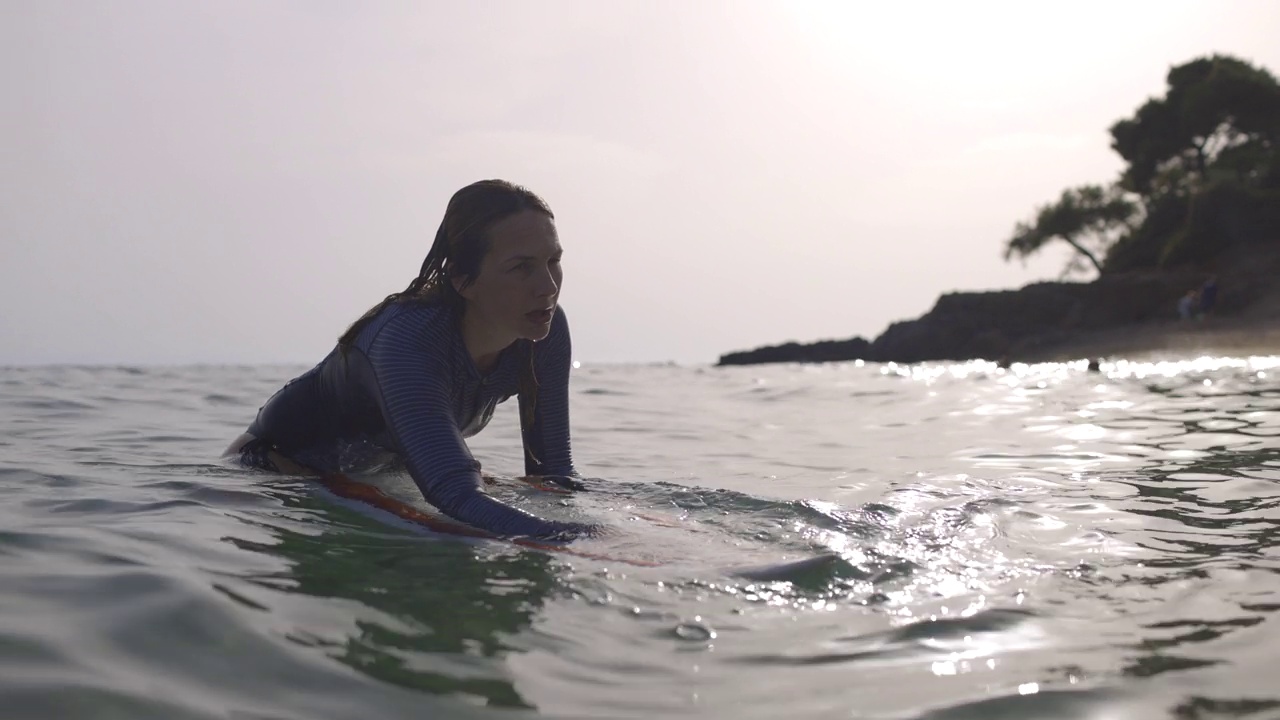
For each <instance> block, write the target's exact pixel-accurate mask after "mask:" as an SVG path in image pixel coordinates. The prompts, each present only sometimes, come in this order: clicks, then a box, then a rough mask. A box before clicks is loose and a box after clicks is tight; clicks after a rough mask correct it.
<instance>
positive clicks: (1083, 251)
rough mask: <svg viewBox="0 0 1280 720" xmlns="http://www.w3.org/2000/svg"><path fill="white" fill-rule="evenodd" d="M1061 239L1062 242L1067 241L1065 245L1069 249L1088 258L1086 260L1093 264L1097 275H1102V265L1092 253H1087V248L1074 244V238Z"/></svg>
mask: <svg viewBox="0 0 1280 720" xmlns="http://www.w3.org/2000/svg"><path fill="white" fill-rule="evenodd" d="M1062 239H1063V240H1066V241H1067V244H1069V245H1070V246H1071V247H1073V248H1075V249H1076V252H1078V253H1080V254H1081V255H1083V256H1085V257H1086V258H1088V259H1089V262H1091V263H1093V267H1094V269H1096V270H1097V271H1098V274H1099V275H1101V274H1102V263H1100V262H1098V258H1096V257H1094V255H1093V253H1091V252H1089V250H1088V249H1087V248H1085V246H1083V245H1081V244H1080V243H1078V242H1076V239H1075V238H1072V237H1063V238H1062Z"/></svg>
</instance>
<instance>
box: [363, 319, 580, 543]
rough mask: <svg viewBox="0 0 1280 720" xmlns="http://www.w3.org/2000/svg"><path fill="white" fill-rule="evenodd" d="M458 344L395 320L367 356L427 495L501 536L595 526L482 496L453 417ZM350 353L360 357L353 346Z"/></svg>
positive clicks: (387, 414)
mask: <svg viewBox="0 0 1280 720" xmlns="http://www.w3.org/2000/svg"><path fill="white" fill-rule="evenodd" d="M450 347H451V345H450V343H449V342H447V339H446V338H443V337H441V338H433V337H431V333H429V332H423V328H422V327H421V325H420V324H419V323H413V322H395V321H393V322H391V323H388V324H387V326H386V327H384V328H383V329H382V331H381V332H380V333H379V334H378V337H377V338H376V339H375V340H374V342H373V344H372V345H371V346H370V348H369V353H368V355H367V358H368V361H369V363H370V366H371V369H372V371H373V376H374V381H375V384H376V392H375V395H376V397H377V401H378V404H379V406H380V408H381V410H382V414H383V417H384V418H385V420H386V423H387V427H388V429H389V431H390V433H391V436H392V438H393V439H394V442H395V443H396V445H397V446H398V449H399V451H400V452H401V454H402V455H403V457H404V459H405V464H406V465H407V467H408V469H409V473H410V475H411V476H412V477H413V480H414V482H415V483H416V484H417V485H418V488H419V489H421V490H422V494H423V496H424V497H425V498H426V499H427V501H428V502H430V503H431V504H432V505H435V506H436V507H437V508H439V509H440V510H441V511H442V512H444V513H445V514H447V515H449V516H450V517H452V518H455V519H457V520H461V521H462V522H465V523H467V524H468V525H473V526H475V527H478V528H482V529H484V530H488V531H489V532H492V533H495V534H498V535H522V536H530V537H539V538H569V537H572V536H576V535H581V534H585V533H590V532H591V531H592V530H593V526H590V525H584V524H581V523H567V522H557V521H552V520H543V519H541V518H539V517H537V516H534V515H531V514H529V513H527V512H524V511H523V510H519V509H517V508H514V507H511V506H510V505H507V504H505V503H502V502H500V501H498V500H495V499H494V498H492V497H489V496H488V495H487V494H485V493H484V492H483V491H481V489H480V488H481V482H482V481H481V477H480V464H479V463H478V462H476V460H475V458H474V457H472V455H471V451H470V450H469V449H468V448H467V445H466V442H465V441H464V440H463V438H462V433H461V432H459V430H458V426H457V423H456V422H455V421H454V419H453V415H452V412H451V393H450V385H451V383H452V382H453V379H452V378H451V377H450V373H449V363H448V362H447V361H446V360H445V359H444V358H443V357H442V356H441V355H442V352H447V351H449V349H450ZM348 352H351V353H353V354H354V353H358V352H359V350H356V349H352V350H350V351H348Z"/></svg>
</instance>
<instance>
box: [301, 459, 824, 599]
mask: <svg viewBox="0 0 1280 720" xmlns="http://www.w3.org/2000/svg"><path fill="white" fill-rule="evenodd" d="M319 481H320V484H321V485H322V486H323V487H324V488H325V489H326V490H328V491H329V492H331V493H333V494H334V495H336V496H337V497H340V498H343V499H346V500H354V501H357V502H360V503H362V504H364V505H366V506H368V507H371V508H374V509H376V510H381V511H384V512H387V513H390V514H391V515H394V516H395V517H397V518H400V519H401V520H406V521H408V522H410V523H412V524H414V525H417V526H419V527H422V528H424V529H426V530H428V531H430V532H433V533H437V534H441V535H452V536H458V537H467V538H478V539H484V540H492V541H496V542H505V543H511V544H513V545H518V546H520V547H524V548H529V549H532V550H539V551H542V552H548V553H555V554H559V555H569V556H573V557H580V558H586V559H590V560H598V561H602V562H608V563H620V564H625V565H631V566H635V567H660V566H663V565H666V564H668V563H664V562H659V561H655V560H645V559H640V558H628V557H620V556H616V555H610V554H607V553H601V552H592V551H589V550H583V549H581V548H577V547H572V546H570V545H568V544H567V543H556V542H546V541H540V540H534V539H531V538H521V537H504V536H501V535H495V534H493V533H491V532H488V531H485V530H481V529H479V528H476V527H472V526H470V525H467V524H465V523H461V522H458V521H457V520H453V519H452V518H449V517H447V516H445V515H444V514H442V513H439V512H432V511H429V510H426V509H423V508H420V507H417V506H415V505H412V504H410V503H407V502H404V501H403V500H398V499H396V498H394V497H392V496H391V495H389V494H387V493H386V492H385V491H383V490H382V489H381V488H378V487H376V486H374V485H372V484H369V483H366V482H361V481H359V480H355V479H353V478H351V477H348V476H346V475H343V474H340V473H333V474H329V475H323V476H321V477H320V478H319ZM486 482H489V483H490V484H492V483H495V482H506V483H522V484H525V485H528V486H530V487H533V488H535V489H538V490H542V491H545V492H550V493H554V494H558V495H568V494H572V491H570V490H567V489H565V488H562V487H560V486H557V485H554V484H550V483H547V482H545V481H541V480H539V479H538V478H516V479H510V478H486ZM632 514H635V515H637V516H638V517H641V518H643V519H645V520H648V521H650V522H652V523H655V524H658V525H662V526H665V527H679V526H678V525H677V524H675V523H672V522H671V521H670V520H667V519H664V518H660V517H654V516H651V515H644V514H639V513H632ZM840 561H841V559H840V556H839V555H836V554H834V553H829V552H826V553H820V554H818V555H815V556H809V557H803V558H800V559H797V560H784V561H779V562H774V563H765V564H759V565H751V566H736V567H722V568H721V569H720V570H719V572H721V573H723V574H725V575H727V576H730V577H736V578H740V579H743V580H749V581H755V582H803V581H804V580H805V579H806V578H812V577H814V576H815V575H818V576H825V575H829V574H830V573H831V572H833V570H834V568H836V566H837V565H838V563H840Z"/></svg>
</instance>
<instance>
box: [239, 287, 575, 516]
mask: <svg viewBox="0 0 1280 720" xmlns="http://www.w3.org/2000/svg"><path fill="white" fill-rule="evenodd" d="M535 348H536V349H535ZM530 353H532V354H533V358H532V363H533V368H534V377H535V378H536V380H537V391H536V399H534V407H533V412H532V413H526V412H524V410H526V408H525V407H524V405H525V403H526V402H527V400H526V398H524V397H521V398H520V404H521V410H522V412H521V413H520V415H521V434H522V435H523V438H524V450H525V452H524V456H525V473H526V474H527V475H563V476H569V475H574V474H575V473H574V469H573V460H572V458H571V456H570V452H569V356H570V341H569V324H568V321H567V320H566V319H565V316H564V311H563V310H561V309H557V310H556V312H555V315H554V317H553V319H552V321H551V331H550V333H549V334H548V335H547V337H546V338H545V339H543V340H541V341H539V342H537V343H536V344H535V343H533V342H531V341H529V340H517V341H516V342H514V343H512V344H511V345H510V346H508V347H507V348H506V349H505V350H503V351H502V353H501V354H500V355H499V357H498V362H497V364H496V366H495V367H494V368H493V369H492V370H491V371H490V372H489V373H488V374H486V375H481V374H480V372H479V370H478V369H477V368H476V365H475V362H474V361H473V360H472V359H471V355H470V353H468V352H467V348H466V346H465V345H464V344H463V341H462V332H461V327H460V325H459V318H458V315H457V313H456V312H455V311H453V310H451V309H449V308H446V307H444V306H441V305H433V304H425V303H422V302H399V303H392V304H390V305H388V306H387V307H385V308H383V309H382V311H381V312H379V313H378V314H377V315H376V316H375V317H374V318H373V319H372V320H370V321H369V322H368V323H367V324H366V325H365V326H364V328H362V329H361V332H360V333H359V335H358V336H357V337H356V339H355V342H354V343H353V344H352V346H351V347H350V348H348V349H347V350H346V351H345V352H344V351H343V349H342V348H341V347H337V348H334V350H333V351H332V352H331V353H329V355H328V357H326V358H325V359H324V360H322V361H321V362H320V364H319V365H317V366H316V367H314V368H312V369H311V370H309V371H308V372H306V373H305V374H303V375H301V376H299V377H298V378H296V379H294V380H291V381H290V382H289V383H288V384H286V385H285V386H284V387H283V388H281V389H280V391H279V392H277V393H276V394H275V395H273V396H272V397H271V399H269V400H268V401H267V403H266V404H265V405H263V407H262V408H261V409H260V410H259V411H258V416H257V418H256V419H255V420H254V421H253V424H252V425H250V426H249V433H251V434H252V435H254V436H255V437H257V438H261V439H262V440H263V441H265V442H267V443H269V444H270V446H271V447H272V448H273V449H275V450H276V451H277V452H279V453H281V454H282V455H284V456H286V457H288V458H289V459H291V460H294V461H295V462H298V463H301V464H302V465H305V466H307V467H309V468H312V469H314V470H317V471H320V472H342V471H344V470H352V469H359V468H361V467H364V466H368V465H370V464H372V463H370V459H371V458H373V457H376V456H383V457H385V454H386V452H388V451H389V452H391V453H394V455H395V456H397V458H398V460H400V461H402V462H403V463H404V465H405V466H406V467H407V469H408V471H409V474H410V475H411V476H412V477H413V480H414V482H415V483H417V485H418V487H419V488H420V489H421V490H422V494H423V496H424V497H426V499H427V501H428V502H430V503H431V504H432V505H435V506H436V507H437V508H439V509H440V510H442V511H443V512H444V513H445V514H447V515H449V516H450V517H453V518H455V519H457V520H461V521H462V522H465V523H467V524H469V525H472V526H475V527H478V528H481V529H484V530H488V531H489V532H492V533H495V534H498V535H508V536H516V535H518V536H529V537H539V538H561V539H567V538H571V537H574V536H577V535H581V534H590V533H591V532H592V531H593V530H594V529H596V527H595V526H592V525H585V524H580V523H568V522H557V521H551V520H543V519H541V518H538V517H536V516H534V515H531V514H529V513H526V512H524V511H522V510H519V509H517V508H514V507H511V506H510V505H507V504H505V503H502V502H500V501H498V500H495V499H494V498H492V497H490V496H489V495H487V494H485V493H484V492H483V491H482V490H481V489H480V485H481V477H480V463H478V462H476V460H475V458H474V457H472V455H471V451H470V450H468V449H467V445H466V443H465V442H464V440H463V438H468V437H471V436H472V435H475V434H476V433H478V432H480V430H482V429H483V428H484V427H485V425H487V424H488V422H489V419H490V418H491V417H493V410H494V407H495V406H497V404H498V403H500V402H503V401H504V400H507V399H509V398H510V397H511V396H513V395H517V394H518V393H517V391H518V387H519V383H520V376H521V373H522V371H526V369H527V366H528V364H529V363H530V357H529V356H530ZM526 415H531V416H532V420H531V421H530V420H529V419H527V418H526Z"/></svg>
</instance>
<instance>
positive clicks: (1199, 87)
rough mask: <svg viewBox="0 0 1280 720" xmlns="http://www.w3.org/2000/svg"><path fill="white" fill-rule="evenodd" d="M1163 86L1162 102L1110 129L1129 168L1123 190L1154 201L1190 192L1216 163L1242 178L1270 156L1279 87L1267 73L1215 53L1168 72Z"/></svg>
mask: <svg viewBox="0 0 1280 720" xmlns="http://www.w3.org/2000/svg"><path fill="white" fill-rule="evenodd" d="M1168 84H1169V89H1168V91H1167V92H1166V93H1165V96H1164V97H1163V98H1152V99H1151V100H1148V101H1147V102H1146V103H1145V104H1143V105H1142V107H1140V108H1138V111H1137V112H1136V113H1134V115H1133V117H1131V118H1127V119H1125V120H1121V121H1119V122H1117V123H1116V124H1114V125H1112V126H1111V139H1112V142H1111V148H1112V149H1113V150H1115V151H1116V152H1117V153H1119V155H1120V157H1122V158H1124V160H1125V162H1127V163H1128V164H1129V166H1128V167H1127V168H1126V169H1125V170H1124V173H1123V174H1122V175H1121V176H1120V185H1121V186H1122V187H1124V188H1125V189H1127V190H1131V191H1133V192H1136V193H1139V194H1141V195H1142V196H1143V197H1144V198H1152V199H1154V198H1155V197H1156V196H1159V195H1161V194H1163V193H1166V192H1178V191H1186V190H1191V191H1194V190H1195V189H1197V188H1198V187H1199V186H1201V185H1203V183H1204V182H1205V181H1207V180H1209V179H1210V175H1211V169H1212V168H1213V166H1214V165H1215V164H1217V163H1218V162H1219V161H1220V160H1226V161H1230V162H1229V163H1227V164H1230V165H1231V166H1232V167H1231V168H1230V169H1231V170H1233V171H1234V172H1235V174H1236V175H1238V176H1240V177H1242V179H1243V178H1244V177H1246V176H1247V175H1248V174H1249V172H1250V170H1252V169H1257V166H1265V165H1266V164H1267V163H1268V160H1269V158H1270V157H1271V156H1273V155H1274V153H1275V150H1276V145H1277V142H1278V141H1280V84H1278V83H1277V82H1276V79H1275V77H1274V76H1272V75H1271V73H1269V72H1267V71H1266V70H1265V69H1263V68H1255V67H1253V66H1252V65H1250V64H1249V63H1246V62H1244V61H1243V60H1237V59H1235V58H1232V57H1227V56H1223V55H1214V56H1213V57H1208V58H1199V59H1196V60H1192V61H1191V62H1188V63H1186V64H1184V65H1179V66H1177V67H1175V68H1173V69H1171V70H1170V71H1169V75H1168ZM1249 165H1254V166H1255V168H1249V167H1248V166H1249ZM1224 169H1225V168H1224Z"/></svg>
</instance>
